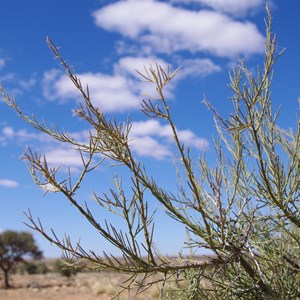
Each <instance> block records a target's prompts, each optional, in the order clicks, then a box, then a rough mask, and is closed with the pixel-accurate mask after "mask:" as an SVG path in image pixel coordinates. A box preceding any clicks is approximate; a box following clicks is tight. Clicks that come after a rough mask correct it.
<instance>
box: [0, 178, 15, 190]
mask: <svg viewBox="0 0 300 300" xmlns="http://www.w3.org/2000/svg"><path fill="white" fill-rule="evenodd" d="M0 186H3V187H6V188H10V189H14V188H17V187H19V183H18V182H17V181H15V180H11V179H6V178H2V179H0Z"/></svg>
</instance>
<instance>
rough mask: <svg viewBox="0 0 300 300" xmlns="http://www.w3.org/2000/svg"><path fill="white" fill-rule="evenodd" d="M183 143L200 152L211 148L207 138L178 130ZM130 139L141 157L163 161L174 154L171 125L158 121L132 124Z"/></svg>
mask: <svg viewBox="0 0 300 300" xmlns="http://www.w3.org/2000/svg"><path fill="white" fill-rule="evenodd" d="M177 133H178V136H179V139H180V142H181V143H184V144H185V146H189V147H193V148H195V149H197V150H200V151H206V150H207V149H208V148H209V142H208V140H207V139H205V138H201V137H198V136H197V135H196V134H195V133H193V132H192V131H191V130H178V129H177ZM130 139H131V145H132V147H133V150H135V151H136V153H137V154H138V155H140V156H150V157H155V158H157V159H163V158H165V157H167V156H170V155H171V154H172V151H171V147H172V145H174V139H173V132H172V129H171V126H170V125H169V124H167V125H162V124H160V123H159V122H158V121H157V120H147V121H138V122H133V123H132V128H131V131H130Z"/></svg>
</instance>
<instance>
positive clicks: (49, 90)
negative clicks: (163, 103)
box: [43, 57, 171, 112]
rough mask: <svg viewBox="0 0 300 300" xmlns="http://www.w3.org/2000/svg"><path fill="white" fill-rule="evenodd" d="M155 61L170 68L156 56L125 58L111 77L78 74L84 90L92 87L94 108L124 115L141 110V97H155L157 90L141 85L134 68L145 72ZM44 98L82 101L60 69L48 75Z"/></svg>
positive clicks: (115, 68) (44, 81)
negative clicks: (86, 87) (145, 95)
mask: <svg viewBox="0 0 300 300" xmlns="http://www.w3.org/2000/svg"><path fill="white" fill-rule="evenodd" d="M155 62H158V63H159V64H161V65H164V66H166V65H167V63H166V62H165V61H163V60H161V59H157V58H154V57H150V58H145V57H124V58H122V59H121V60H119V61H118V62H117V63H116V64H115V65H114V67H113V74H112V75H107V74H103V73H99V72H98V73H92V72H88V73H82V74H78V77H79V78H80V81H81V83H82V86H83V87H84V86H86V85H88V86H89V90H90V95H91V96H92V101H93V103H94V105H96V106H98V107H99V108H100V109H101V110H102V111H104V112H124V111H128V110H132V109H137V108H139V106H140V101H141V97H142V94H146V93H148V92H149V91H151V92H150V95H151V96H152V94H153V93H154V91H155V89H154V88H152V87H150V88H149V84H145V83H144V82H142V81H141V79H140V76H139V75H138V74H137V72H136V71H135V69H139V70H140V69H142V71H143V66H149V65H150V64H155ZM43 95H44V96H45V97H46V98H47V99H49V100H58V101H60V102H61V103H64V102H65V101H67V100H68V99H75V100H77V101H78V99H79V98H80V95H79V94H78V92H77V91H76V90H75V87H74V85H73V84H72V82H71V80H70V79H69V78H68V77H67V76H66V75H64V74H62V73H61V72H58V71H57V70H50V71H47V72H45V74H44V78H43ZM170 95H171V93H170V94H169V95H168V96H170Z"/></svg>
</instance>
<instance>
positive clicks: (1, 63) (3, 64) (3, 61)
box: [0, 57, 5, 70]
mask: <svg viewBox="0 0 300 300" xmlns="http://www.w3.org/2000/svg"><path fill="white" fill-rule="evenodd" d="M4 66H5V60H4V59H3V58H1V57H0V70H1V69H3V68H4Z"/></svg>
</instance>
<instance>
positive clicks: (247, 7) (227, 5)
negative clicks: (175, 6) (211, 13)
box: [173, 0, 266, 16]
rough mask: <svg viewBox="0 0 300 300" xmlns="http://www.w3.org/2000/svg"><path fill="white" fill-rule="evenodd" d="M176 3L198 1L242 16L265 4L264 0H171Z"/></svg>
mask: <svg viewBox="0 0 300 300" xmlns="http://www.w3.org/2000/svg"><path fill="white" fill-rule="evenodd" d="M173 2H176V3H198V4H201V5H204V6H207V7H210V8H212V9H214V10H217V11H221V12H225V13H228V14H232V15H238V16H243V15H245V14H247V13H249V12H253V11H254V10H256V9H258V8H259V7H262V6H263V5H265V2H266V1H264V0H251V1H249V0H173Z"/></svg>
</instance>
